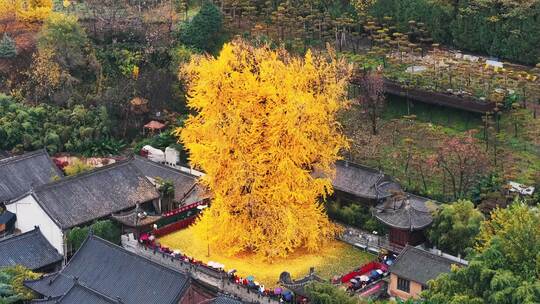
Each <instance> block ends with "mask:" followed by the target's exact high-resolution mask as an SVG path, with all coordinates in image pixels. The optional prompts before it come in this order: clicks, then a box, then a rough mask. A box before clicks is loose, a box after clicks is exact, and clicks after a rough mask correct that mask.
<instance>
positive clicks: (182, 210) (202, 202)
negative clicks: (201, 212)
mask: <svg viewBox="0 0 540 304" xmlns="http://www.w3.org/2000/svg"><path fill="white" fill-rule="evenodd" d="M207 204H208V203H207V202H205V201H200V202H196V203H193V204H189V205H186V206H182V207H180V208H177V209H174V210H171V211H168V212H164V213H163V216H173V215H176V214H178V213H182V212H186V211H188V210H191V209H195V208H197V206H200V205H207Z"/></svg>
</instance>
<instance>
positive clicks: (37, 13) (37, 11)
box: [0, 0, 53, 22]
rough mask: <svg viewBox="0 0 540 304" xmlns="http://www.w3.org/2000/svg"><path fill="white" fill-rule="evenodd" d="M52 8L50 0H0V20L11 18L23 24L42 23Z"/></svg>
mask: <svg viewBox="0 0 540 304" xmlns="http://www.w3.org/2000/svg"><path fill="white" fill-rule="evenodd" d="M52 8H53V2H52V0H0V19H1V18H6V17H9V16H12V17H15V18H16V19H17V20H18V21H24V22H35V21H43V20H45V19H47V17H48V16H49V15H50V13H51V12H52Z"/></svg>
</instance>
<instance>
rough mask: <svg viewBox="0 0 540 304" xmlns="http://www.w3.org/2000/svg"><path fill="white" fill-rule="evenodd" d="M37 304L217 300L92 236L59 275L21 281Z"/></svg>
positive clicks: (185, 279) (173, 272) (184, 277)
mask: <svg viewBox="0 0 540 304" xmlns="http://www.w3.org/2000/svg"><path fill="white" fill-rule="evenodd" d="M24 285H25V286H26V287H28V288H30V289H31V290H33V291H34V292H36V293H37V294H38V295H39V296H40V298H41V299H38V300H34V301H33V302H35V303H57V304H75V303H99V304H101V303H103V304H107V303H122V304H139V303H153V304H192V303H193V304H195V303H208V301H211V299H212V298H213V297H214V296H215V295H214V294H212V293H209V292H206V291H205V290H204V289H202V288H199V287H197V284H195V283H194V281H193V280H192V279H191V278H190V277H189V276H188V275H186V274H184V273H182V272H179V271H177V270H174V269H172V268H169V267H166V266H163V265H161V264H158V263H155V262H153V261H151V260H148V259H146V258H144V257H141V256H139V255H136V254H134V253H132V252H129V251H127V250H126V249H124V248H122V247H120V246H117V245H115V244H112V243H110V242H108V241H105V240H103V239H100V238H98V237H96V236H93V235H90V236H89V237H88V238H87V239H86V240H85V241H84V243H83V244H82V245H81V248H80V249H79V250H78V251H77V252H76V253H75V255H74V256H73V257H72V258H71V260H70V261H69V262H68V263H67V264H66V266H65V267H64V268H63V269H62V270H60V271H59V272H57V273H54V274H51V275H45V276H42V277H41V278H39V279H36V280H29V281H25V282H24Z"/></svg>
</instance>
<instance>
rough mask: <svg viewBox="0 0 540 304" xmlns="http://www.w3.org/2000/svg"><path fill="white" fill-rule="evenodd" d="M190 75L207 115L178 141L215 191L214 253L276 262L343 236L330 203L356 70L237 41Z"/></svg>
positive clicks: (207, 219)
mask: <svg viewBox="0 0 540 304" xmlns="http://www.w3.org/2000/svg"><path fill="white" fill-rule="evenodd" d="M181 75H186V77H187V78H188V82H189V90H188V105H189V107H190V108H191V109H193V110H194V111H196V113H197V114H196V115H193V116H190V117H189V118H188V119H187V122H186V124H185V127H183V128H178V129H177V130H176V134H177V136H179V138H180V139H181V141H182V142H183V143H184V145H185V147H186V148H187V149H188V150H189V153H190V161H191V164H192V165H194V166H196V167H199V168H201V169H202V170H203V171H204V172H206V175H205V176H204V177H202V182H203V183H204V184H205V185H206V186H207V187H208V188H209V189H210V191H211V192H212V194H213V202H212V205H211V207H210V208H209V209H208V210H207V211H205V212H204V213H203V215H202V216H201V217H200V218H199V220H198V222H197V223H196V224H195V226H194V228H193V229H194V233H195V234H196V235H198V236H200V237H201V238H205V237H208V238H209V241H210V244H211V246H212V248H213V250H220V251H222V252H224V253H226V254H230V255H235V254H238V253H254V254H256V255H258V256H260V257H264V258H266V259H268V260H272V259H273V258H276V257H284V256H287V255H288V254H290V253H292V252H294V251H297V250H299V249H302V250H308V251H316V250H317V249H319V248H321V246H323V244H324V243H325V240H328V239H329V238H333V237H334V236H335V234H336V233H337V232H338V229H337V227H336V226H334V224H333V223H331V222H330V220H329V219H328V217H327V215H326V213H325V211H324V208H323V206H322V205H321V204H320V199H321V197H325V196H326V195H327V194H329V193H331V192H332V185H331V180H330V177H331V176H332V174H334V163H335V161H336V160H337V159H338V158H339V156H338V152H339V151H340V150H341V149H343V148H345V147H347V145H348V143H347V140H346V138H345V137H344V136H343V135H342V133H341V126H340V124H339V123H338V122H337V121H336V113H337V111H338V110H339V109H341V108H342V107H343V106H344V105H345V104H346V95H345V93H346V92H345V87H346V84H347V79H348V77H349V75H350V68H349V66H348V65H345V64H344V63H343V62H341V61H337V60H336V59H335V58H334V56H329V57H322V56H318V55H314V54H312V53H311V52H309V51H308V52H307V54H306V55H305V57H304V58H297V57H293V56H290V55H289V54H288V53H287V52H286V51H285V50H283V49H278V50H272V49H270V48H269V47H267V46H266V47H261V48H254V47H251V46H249V45H247V44H246V43H244V42H242V41H235V42H233V43H228V44H225V45H224V47H223V49H222V51H221V53H220V54H219V56H218V57H217V58H213V57H208V56H206V57H204V56H203V57H196V58H194V59H192V61H191V62H190V63H189V64H188V65H187V66H186V67H184V68H183V69H182V70H181ZM314 172H317V173H316V174H315V173H314ZM207 231H210V233H209V234H207Z"/></svg>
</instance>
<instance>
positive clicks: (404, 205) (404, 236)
mask: <svg viewBox="0 0 540 304" xmlns="http://www.w3.org/2000/svg"><path fill="white" fill-rule="evenodd" d="M436 208H437V207H436V205H435V204H434V203H433V202H432V201H430V200H429V199H427V198H424V197H420V196H416V195H413V194H410V193H404V194H402V195H395V196H393V197H390V198H387V199H386V200H385V201H384V202H383V203H381V204H379V205H377V206H376V207H375V209H374V212H373V215H374V216H375V217H376V218H377V219H378V220H379V221H380V222H382V223H383V224H385V225H386V226H388V228H389V241H390V244H391V245H394V246H396V247H398V248H399V247H404V246H406V245H412V246H416V245H419V244H422V243H424V242H425V240H426V237H425V235H424V229H425V228H427V227H428V226H429V225H431V223H432V222H433V216H432V212H433V211H435V210H436Z"/></svg>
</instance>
